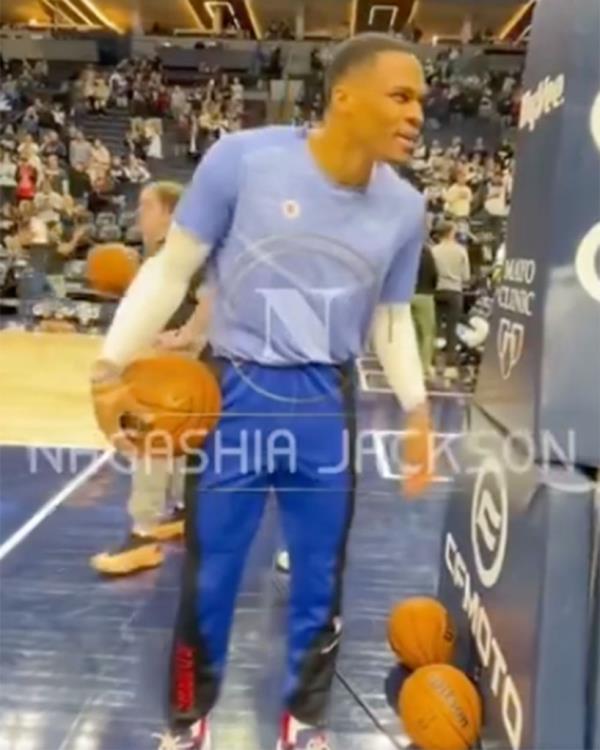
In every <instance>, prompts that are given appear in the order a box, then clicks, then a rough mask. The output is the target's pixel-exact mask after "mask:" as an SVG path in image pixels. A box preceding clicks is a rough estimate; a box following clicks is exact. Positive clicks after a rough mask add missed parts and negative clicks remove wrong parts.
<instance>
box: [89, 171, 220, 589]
mask: <svg viewBox="0 0 600 750" xmlns="http://www.w3.org/2000/svg"><path fill="white" fill-rule="evenodd" d="M182 193H183V187H182V186H181V185H179V184H177V183H175V182H166V181H165V182H155V183H152V184H150V185H148V186H147V187H146V188H144V190H142V192H141V193H140V198H139V204H138V224H139V228H140V231H141V234H142V239H143V244H144V253H145V255H146V256H147V257H152V256H154V255H156V253H157V252H158V251H159V249H160V247H161V246H162V244H163V243H164V240H165V237H166V236H167V232H168V230H169V225H170V224H171V220H172V217H173V211H174V210H175V206H176V205H177V203H178V201H179V199H180V198H181V195H182ZM208 311H209V303H208V295H207V293H205V292H204V291H203V290H201V289H200V288H199V286H198V283H197V282H196V281H195V280H194V281H193V282H192V284H191V285H190V288H189V290H188V293H187V294H186V298H185V299H184V301H183V302H182V304H181V305H180V307H179V309H178V310H177V311H176V312H175V314H174V315H173V316H172V317H171V320H170V321H169V323H168V324H167V326H166V331H165V332H164V333H162V334H160V335H159V336H158V338H157V341H156V344H157V345H158V348H159V349H171V350H180V351H186V350H188V351H189V350H195V351H196V352H197V351H198V350H199V349H201V348H202V346H203V338H204V336H203V334H204V331H205V328H206V324H207V316H208ZM184 467H185V462H184V460H183V459H180V458H178V459H174V460H170V459H161V458H152V459H148V458H146V459H143V460H139V461H135V459H134V461H133V473H132V482H131V485H132V486H131V495H130V496H129V501H128V510H129V515H130V517H131V522H132V528H131V532H130V533H129V534H128V535H127V537H126V539H125V541H124V542H123V544H121V545H120V546H119V547H117V548H116V549H114V550H110V551H107V552H102V553H101V554H98V555H95V556H94V557H93V558H92V559H91V565H92V567H94V568H95V569H96V570H97V571H98V572H99V573H102V574H103V575H114V576H122V575H128V574H131V573H137V572H138V571H142V570H146V569H148V568H154V567H157V566H158V565H160V564H161V563H162V562H163V560H164V555H163V552H162V550H161V548H160V544H159V542H165V541H169V540H171V539H177V538H179V537H181V536H183V530H184V528H183V527H184V518H183V479H184ZM169 499H170V500H171V502H172V503H173V505H172V510H171V511H170V512H169V511H168V508H167V503H168V501H169Z"/></svg>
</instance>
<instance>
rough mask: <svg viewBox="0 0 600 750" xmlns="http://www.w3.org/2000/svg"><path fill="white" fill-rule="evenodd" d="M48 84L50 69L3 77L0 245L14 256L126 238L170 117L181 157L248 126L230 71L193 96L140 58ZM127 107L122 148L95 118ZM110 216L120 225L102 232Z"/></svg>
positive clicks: (17, 70) (72, 250) (65, 251)
mask: <svg viewBox="0 0 600 750" xmlns="http://www.w3.org/2000/svg"><path fill="white" fill-rule="evenodd" d="M47 84H48V65H47V63H44V62H41V63H36V64H35V65H31V64H29V63H28V62H27V61H25V62H24V63H23V64H22V65H18V66H16V65H12V66H10V68H9V69H7V70H4V75H3V81H2V84H1V86H0V89H1V95H2V100H3V102H4V103H5V106H4V107H3V111H2V112H1V113H0V118H1V119H0V197H1V202H2V209H1V220H0V244H1V245H2V246H3V247H4V248H5V249H7V250H8V252H10V253H12V254H15V253H16V254H19V253H20V254H25V253H27V252H29V251H30V250H31V249H32V248H35V247H44V248H47V247H48V246H51V247H53V248H54V250H55V251H56V253H59V254H61V255H62V256H63V257H64V258H66V257H69V256H72V255H74V254H76V253H77V251H78V250H82V249H83V250H85V248H86V247H89V246H90V244H91V243H92V242H93V241H94V240H98V239H99V240H110V239H117V238H122V237H123V238H124V237H125V235H126V234H127V232H126V231H125V228H122V227H121V224H120V221H119V218H120V215H121V214H122V213H123V211H125V210H126V208H127V206H128V205H130V204H131V202H132V200H131V199H132V198H134V196H135V193H136V192H137V188H138V186H140V185H143V184H144V183H146V182H148V181H149V180H150V179H151V178H152V175H153V173H154V170H155V167H156V165H157V163H158V162H160V161H162V160H163V159H164V158H165V156H167V155H166V154H165V152H164V144H163V130H164V124H165V120H166V118H169V119H170V121H172V123H173V125H174V128H175V133H176V140H175V145H174V154H173V155H174V156H177V155H182V156H183V155H188V154H190V155H192V156H198V155H199V154H200V153H203V151H204V150H205V149H206V148H207V147H208V146H209V145H210V143H211V142H212V141H213V140H215V139H217V138H218V137H220V136H221V135H222V134H223V133H224V132H230V131H233V130H237V129H239V128H240V127H241V118H242V115H243V110H244V104H243V102H244V86H243V85H242V83H241V82H240V79H239V78H237V77H234V78H229V77H228V76H227V75H226V74H222V75H220V76H219V77H217V78H212V79H209V80H208V81H207V82H206V83H205V84H204V85H202V86H200V85H196V86H193V87H190V88H187V89H184V88H182V87H181V86H177V85H175V86H168V85H167V84H166V82H165V80H164V74H163V72H162V70H161V66H160V64H159V63H158V61H156V60H154V61H149V60H141V61H124V62H123V63H122V64H120V65H119V66H117V68H115V69H114V70H112V71H104V70H98V69H97V68H95V67H93V66H91V65H90V66H87V67H85V68H84V70H83V71H81V72H80V74H79V75H77V76H76V77H75V78H74V79H73V80H71V81H69V82H66V85H65V84H61V85H60V87H59V88H58V90H54V92H53V93H52V94H51V93H50V90H49V89H48V86H47ZM118 110H121V111H123V112H125V113H127V114H128V115H129V116H130V127H129V130H128V132H127V133H126V134H125V137H124V140H123V143H122V144H120V147H119V148H115V146H114V144H113V146H112V148H111V146H109V145H108V144H107V143H104V142H103V141H102V140H101V139H100V138H97V137H92V136H91V135H89V134H86V132H85V128H84V127H83V125H82V124H83V123H84V122H85V121H86V118H89V117H92V118H95V117H97V118H103V117H104V116H105V115H107V114H108V113H110V112H114V111H118ZM88 121H89V120H88ZM106 214H108V215H113V216H114V221H112V222H111V223H110V225H108V224H106V223H104V224H103V225H102V226H100V227H98V226H97V221H98V218H99V217H101V216H102V215H106ZM122 229H123V230H124V231H121V230H122ZM117 230H118V232H117ZM134 234H135V233H133V232H132V233H130V235H129V237H130V239H131V237H133V236H134ZM55 265H56V264H55Z"/></svg>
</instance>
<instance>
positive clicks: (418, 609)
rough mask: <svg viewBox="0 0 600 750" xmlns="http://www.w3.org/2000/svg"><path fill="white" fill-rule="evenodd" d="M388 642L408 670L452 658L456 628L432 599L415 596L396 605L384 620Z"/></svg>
mask: <svg viewBox="0 0 600 750" xmlns="http://www.w3.org/2000/svg"><path fill="white" fill-rule="evenodd" d="M388 641H389V644H390V647H391V649H392V651H393V652H394V653H395V654H396V656H397V657H398V660H399V661H400V663H401V664H403V665H404V666H405V667H408V669H417V668H418V667H425V666H427V665H428V664H446V663H448V662H450V661H452V657H453V656H454V646H455V643H456V629H455V627H454V623H453V622H452V618H451V617H450V613H449V612H448V610H447V609H446V608H445V607H444V606H443V605H442V604H440V602H438V601H437V600H436V599H432V598H430V597H419V596H415V597H413V598H412V599H406V600H405V601H403V602H400V603H399V604H397V605H396V606H395V607H394V609H393V610H392V612H391V614H390V618H389V622H388Z"/></svg>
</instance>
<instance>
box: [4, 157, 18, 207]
mask: <svg viewBox="0 0 600 750" xmlns="http://www.w3.org/2000/svg"><path fill="white" fill-rule="evenodd" d="M16 189H17V165H16V163H15V161H14V159H13V158H12V156H11V154H10V153H9V152H8V151H0V203H2V205H4V203H12V202H13V200H14V198H15V192H16Z"/></svg>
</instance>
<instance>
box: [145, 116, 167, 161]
mask: <svg viewBox="0 0 600 750" xmlns="http://www.w3.org/2000/svg"><path fill="white" fill-rule="evenodd" d="M144 134H145V137H146V142H147V143H148V147H147V149H146V157H147V158H148V159H152V160H154V159H162V158H163V144H162V124H161V120H159V119H154V120H148V121H147V122H146V125H145V131H144Z"/></svg>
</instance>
